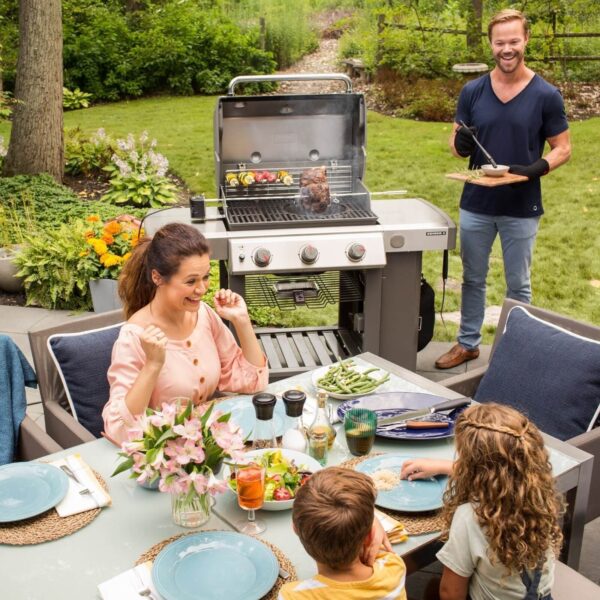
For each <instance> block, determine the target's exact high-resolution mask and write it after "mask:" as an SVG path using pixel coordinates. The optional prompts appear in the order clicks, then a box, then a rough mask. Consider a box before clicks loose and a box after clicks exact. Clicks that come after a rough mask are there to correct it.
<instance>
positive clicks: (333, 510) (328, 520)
mask: <svg viewBox="0 0 600 600" xmlns="http://www.w3.org/2000/svg"><path fill="white" fill-rule="evenodd" d="M376 495H377V493H376V491H375V487H374V485H373V482H372V480H371V478H370V477H369V476H368V475H365V474H364V473H358V472H356V471H350V470H349V469H342V468H340V467H330V468H328V469H323V470H322V471H317V472H316V473H315V474H314V475H311V477H310V479H309V480H308V481H307V482H306V483H305V484H304V485H303V486H302V487H301V488H300V489H299V490H298V494H297V495H296V498H295V500H294V509H293V512H292V520H293V522H294V527H295V529H296V533H297V534H298V537H299V538H300V541H301V542H302V545H303V546H304V549H305V550H306V552H308V554H310V556H312V558H314V559H315V560H316V561H317V562H320V563H323V564H325V565H327V566H328V567H329V568H331V569H340V568H343V567H346V566H348V565H349V564H351V563H352V562H353V561H354V560H355V559H356V558H357V557H358V555H359V554H360V551H361V549H362V546H363V543H364V541H365V540H366V538H367V536H368V535H369V532H370V531H371V528H372V526H373V518H374V511H375V497H376Z"/></svg>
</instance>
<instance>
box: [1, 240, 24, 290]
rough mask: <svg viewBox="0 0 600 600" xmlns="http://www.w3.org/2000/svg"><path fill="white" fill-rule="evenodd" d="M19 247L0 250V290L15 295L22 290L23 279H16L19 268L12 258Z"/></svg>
mask: <svg viewBox="0 0 600 600" xmlns="http://www.w3.org/2000/svg"><path fill="white" fill-rule="evenodd" d="M19 250H20V247H18V246H13V247H12V248H0V290H4V291H5V292H9V293H11V294H16V293H17V292H20V291H22V290H23V279H21V277H17V276H16V275H17V271H18V270H19V268H18V267H17V265H16V264H15V263H14V258H15V256H16V255H17V253H18V252H19Z"/></svg>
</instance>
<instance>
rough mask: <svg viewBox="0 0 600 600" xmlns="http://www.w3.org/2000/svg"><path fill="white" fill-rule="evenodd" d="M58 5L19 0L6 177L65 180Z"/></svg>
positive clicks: (46, 0)
mask: <svg viewBox="0 0 600 600" xmlns="http://www.w3.org/2000/svg"><path fill="white" fill-rule="evenodd" d="M62 88H63V61H62V12H61V1H60V0H20V5H19V58H18V60H17V74H16V80H15V99H16V100H17V104H16V105H15V107H14V111H13V125H12V131H11V134H10V143H9V146H8V153H7V155H6V158H5V159H4V170H3V174H4V175H21V174H36V173H50V175H52V176H53V177H54V178H55V179H56V180H58V181H61V180H62V175H63V152H64V151H63V109H62Z"/></svg>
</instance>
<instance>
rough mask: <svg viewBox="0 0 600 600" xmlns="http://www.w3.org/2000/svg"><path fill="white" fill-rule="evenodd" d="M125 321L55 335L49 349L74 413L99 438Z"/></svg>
mask: <svg viewBox="0 0 600 600" xmlns="http://www.w3.org/2000/svg"><path fill="white" fill-rule="evenodd" d="M121 326H122V323H118V324H117V325H111V326H109V327H103V328H102V329H93V330H90V331H82V332H79V333H64V334H55V335H52V336H50V337H49V338H48V348H49V350H50V353H51V355H52V357H53V359H54V363H55V364H56V367H57V369H58V372H59V374H60V376H61V379H62V381H63V385H64V386H65V391H66V394H67V398H68V400H69V405H70V406H71V410H72V411H73V416H74V417H75V418H76V419H77V421H79V422H80V423H81V424H82V425H83V426H84V427H85V428H86V429H87V430H88V431H90V432H91V433H92V434H93V435H95V436H96V437H100V434H101V433H102V431H103V430H104V422H103V420H102V409H103V408H104V405H105V404H106V403H107V402H108V397H109V394H110V387H109V385H108V379H107V376H106V375H107V372H108V367H109V366H110V363H111V356H112V348H113V345H114V343H115V341H116V339H117V337H118V336H119V331H120V330H121Z"/></svg>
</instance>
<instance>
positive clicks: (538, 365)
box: [475, 306, 600, 440]
mask: <svg viewBox="0 0 600 600" xmlns="http://www.w3.org/2000/svg"><path fill="white" fill-rule="evenodd" d="M475 400H477V402H500V403H501V404H508V405H509V406H512V407H513V408H516V409H517V410H519V411H521V412H522V413H524V414H526V415H527V416H528V417H529V418H530V419H531V420H532V421H533V422H534V423H535V424H536V425H537V426H538V428H539V429H541V430H542V431H543V432H544V433H548V434H550V435H552V436H554V437H556V438H558V439H559V440H569V439H571V438H573V437H575V436H577V435H579V434H581V433H584V432H585V431H587V430H588V428H591V427H593V425H594V423H595V422H596V420H597V418H598V413H599V411H600V342H598V341H595V340H591V339H588V338H584V337H582V336H579V335H577V334H574V333H570V332H568V331H566V330H565V329H562V328H560V327H557V326H556V325H553V324H551V323H548V322H546V321H543V320H541V319H539V318H537V317H535V316H533V315H532V314H531V313H529V312H528V311H527V310H525V309H524V308H523V307H520V306H516V307H515V308H513V309H512V310H511V311H510V314H509V315H508V319H507V321H506V329H505V331H504V335H503V336H502V338H501V340H500V342H499V344H498V346H497V347H496V350H495V351H494V354H493V356H492V360H491V362H490V365H489V367H488V370H487V372H486V374H485V375H484V377H483V379H482V380H481V383H480V384H479V388H478V389H477V393H476V394H475Z"/></svg>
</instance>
